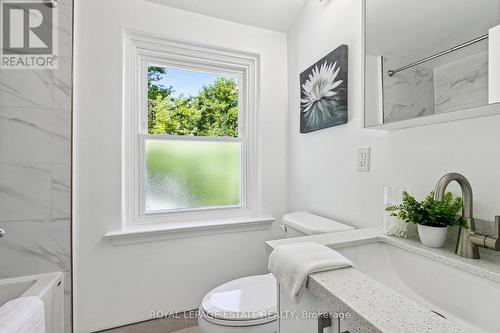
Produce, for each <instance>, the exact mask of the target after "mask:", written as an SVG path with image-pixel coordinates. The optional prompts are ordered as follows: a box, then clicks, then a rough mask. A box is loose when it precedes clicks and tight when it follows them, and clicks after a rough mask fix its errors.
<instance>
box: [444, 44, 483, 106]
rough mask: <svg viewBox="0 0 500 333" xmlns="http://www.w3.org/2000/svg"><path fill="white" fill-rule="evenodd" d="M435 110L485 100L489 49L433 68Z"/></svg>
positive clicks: (476, 103)
mask: <svg viewBox="0 0 500 333" xmlns="http://www.w3.org/2000/svg"><path fill="white" fill-rule="evenodd" d="M434 87H435V98H436V113H445V112H451V111H457V110H463V109H467V108H472V107H477V106H482V105H487V104H488V52H487V51H485V52H479V53H476V54H473V55H470V56H467V57H464V58H461V59H459V60H457V61H453V62H451V63H448V64H446V65H443V66H440V67H437V68H435V69H434Z"/></svg>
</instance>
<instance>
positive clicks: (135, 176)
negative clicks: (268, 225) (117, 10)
mask: <svg viewBox="0 0 500 333" xmlns="http://www.w3.org/2000/svg"><path fill="white" fill-rule="evenodd" d="M149 64H154V65H158V66H165V67H169V68H177V69H184V70H193V71H201V72H209V73H217V74H221V75H228V76H229V75H230V76H232V77H235V78H237V80H238V86H239V94H240V95H239V105H238V112H239V115H238V138H230V137H192V136H172V135H167V134H162V135H149V134H148V133H147V128H148V124H147V112H148V105H147V77H146V73H147V66H148V65H149ZM258 72H259V56H258V55H256V54H252V53H248V52H242V51H235V50H229V49H224V48H219V47H213V46H207V45H202V44H195V43H187V42H180V41H173V40H169V39H165V38H162V37H158V36H153V35H150V34H144V33H137V32H125V33H124V85H123V90H124V91H123V92H124V94H123V96H124V99H123V102H124V107H123V110H124V116H123V147H122V148H123V149H122V153H123V191H122V192H123V196H122V204H123V207H122V217H123V219H122V223H123V227H124V228H127V227H131V226H137V225H144V224H149V223H151V224H153V223H154V224H158V223H171V222H195V221H201V220H217V219H225V218H247V217H255V216H259V215H260V203H259V200H258V196H259V193H260V177H259V174H260V167H259V165H260V164H259V160H258V159H259V154H258V141H257V138H258V135H257V122H258V105H259V100H258V96H259V93H258V92H259V80H258ZM146 139H169V140H191V141H194V140H203V141H225V142H241V174H242V177H241V182H240V184H241V185H240V188H241V195H240V201H241V202H240V205H238V206H229V207H228V206H224V207H207V208H194V209H181V210H171V211H163V212H154V213H147V214H146V212H145V207H144V203H145V198H144V180H145V149H144V148H145V147H144V142H145V140H146Z"/></svg>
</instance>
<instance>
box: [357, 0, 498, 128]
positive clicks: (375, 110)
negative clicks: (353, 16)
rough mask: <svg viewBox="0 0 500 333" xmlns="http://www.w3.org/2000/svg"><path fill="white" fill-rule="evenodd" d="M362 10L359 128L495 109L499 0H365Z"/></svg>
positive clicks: (445, 118) (472, 114) (467, 115)
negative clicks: (362, 77)
mask: <svg viewBox="0 0 500 333" xmlns="http://www.w3.org/2000/svg"><path fill="white" fill-rule="evenodd" d="M364 10H365V13H364V14H365V25H364V28H365V127H372V126H381V125H385V127H386V128H391V126H392V127H393V128H398V127H399V128H400V127H408V126H415V125H418V124H427V123H433V122H443V121H449V120H454V119H464V118H473V117H477V116H482V115H487V114H492V113H500V105H498V106H492V105H491V104H495V103H499V102H500V0H419V1H415V0H365V1H364ZM398 124H401V125H398ZM382 127H384V126H382Z"/></svg>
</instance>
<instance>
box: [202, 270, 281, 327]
mask: <svg viewBox="0 0 500 333" xmlns="http://www.w3.org/2000/svg"><path fill="white" fill-rule="evenodd" d="M276 299H277V294H276V279H275V278H274V276H273V275H272V274H266V275H257V276H248V277H244V278H241V279H237V280H233V281H229V282H227V283H224V284H222V285H220V286H219V287H217V288H215V289H214V290H212V291H211V292H209V293H208V294H207V295H206V296H205V298H203V302H202V304H201V306H202V309H203V311H204V312H205V313H206V314H207V315H208V316H210V317H213V318H217V319H223V320H235V321H249V320H259V319H264V318H269V319H273V320H274V319H275V318H274V317H275V316H276V311H277V310H276V309H277V306H276Z"/></svg>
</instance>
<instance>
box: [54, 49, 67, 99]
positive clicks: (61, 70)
mask: <svg viewBox="0 0 500 333" xmlns="http://www.w3.org/2000/svg"><path fill="white" fill-rule="evenodd" d="M68 105H71V58H68V57H59V64H58V67H57V69H55V70H54V96H53V107H54V108H67V107H68Z"/></svg>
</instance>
